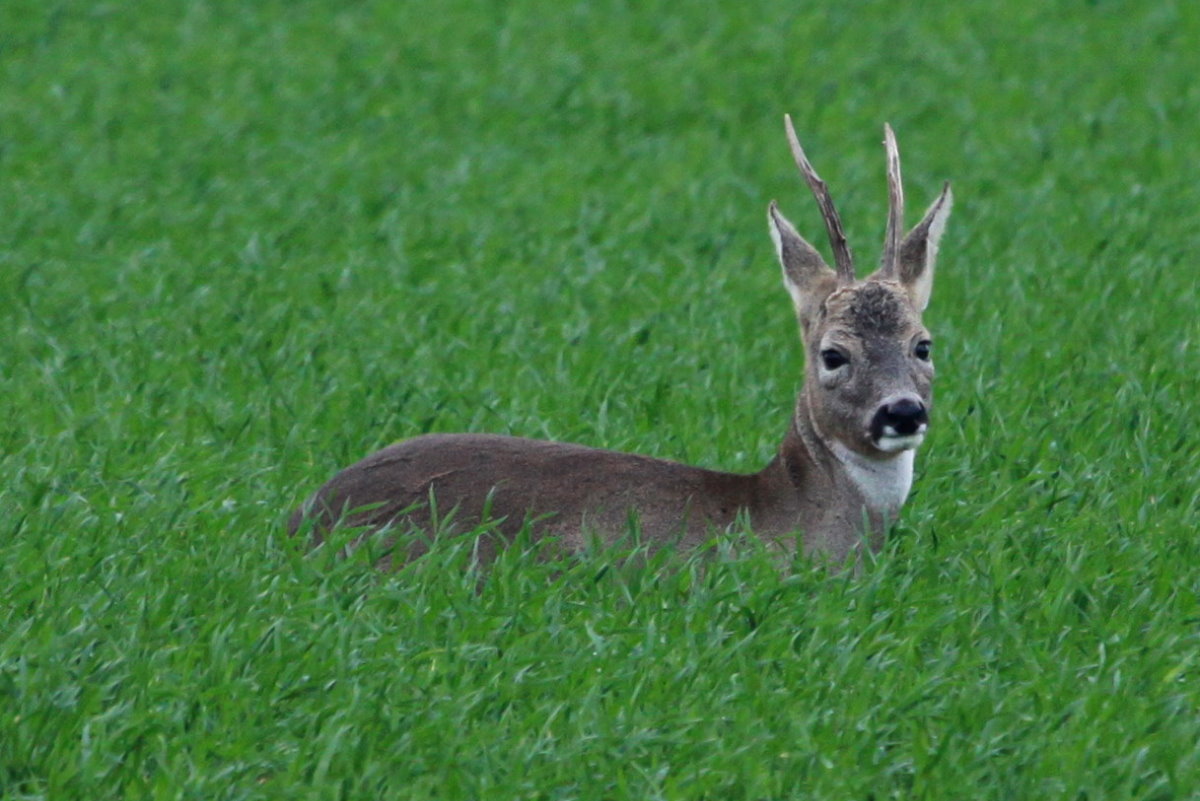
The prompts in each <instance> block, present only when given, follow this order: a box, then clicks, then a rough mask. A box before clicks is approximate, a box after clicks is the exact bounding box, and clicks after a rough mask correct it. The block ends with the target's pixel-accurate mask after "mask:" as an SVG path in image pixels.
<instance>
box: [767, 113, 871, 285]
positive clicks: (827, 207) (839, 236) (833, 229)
mask: <svg viewBox="0 0 1200 801" xmlns="http://www.w3.org/2000/svg"><path fill="white" fill-rule="evenodd" d="M783 124H784V127H785V128H786V129H787V138H788V144H789V145H791V147H792V158H793V159H795V161H796V167H797V168H799V170H800V174H801V175H803V176H804V180H805V181H807V182H808V188H809V189H811V190H812V193H813V196H814V197H816V199H817V205H818V206H820V207H821V216H822V217H823V218H825V230H826V231H828V232H829V245H830V246H831V247H832V248H833V259H834V262H835V264H836V265H837V278H838V284H840V285H843V286H844V285H847V284H852V283H854V261H853V259H852V258H851V257H850V246H849V245H848V244H847V243H846V232H845V231H843V230H842V220H841V218H840V217H838V213H837V209H836V208H834V206H833V198H832V197H830V196H829V187H828V186H826V185H825V182H824V181H822V180H821V179H820V177H819V176H818V175H817V171H816V170H814V169H813V166H812V164H810V163H809V161H808V157H807V156H805V155H804V148H802V147H800V140H799V139H797V138H796V129H795V128H794V127H792V116H791V115H790V114H784V115H783Z"/></svg>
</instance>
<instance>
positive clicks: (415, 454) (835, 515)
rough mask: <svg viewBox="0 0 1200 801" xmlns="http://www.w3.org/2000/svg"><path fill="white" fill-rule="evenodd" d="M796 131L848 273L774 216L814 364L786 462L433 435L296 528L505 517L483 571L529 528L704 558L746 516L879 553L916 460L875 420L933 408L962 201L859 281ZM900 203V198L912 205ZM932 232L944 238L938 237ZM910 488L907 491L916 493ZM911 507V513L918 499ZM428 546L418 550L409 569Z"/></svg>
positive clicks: (399, 448) (764, 530) (354, 476)
mask: <svg viewBox="0 0 1200 801" xmlns="http://www.w3.org/2000/svg"><path fill="white" fill-rule="evenodd" d="M788 131H789V138H790V140H791V141H792V145H793V148H792V149H793V153H794V154H796V153H799V154H800V155H799V156H798V157H797V163H798V165H800V166H801V171H802V173H803V174H805V177H806V180H808V181H809V183H810V186H812V187H813V191H814V193H817V196H818V200H819V201H820V205H821V208H822V212H823V213H824V214H826V215H827V220H826V222H827V227H828V229H829V233H830V237H831V239H832V240H833V241H834V246H835V250H836V251H837V252H838V255H839V267H840V268H841V271H840V272H839V273H835V272H834V271H833V270H831V269H830V268H829V267H828V266H826V264H825V262H824V260H823V259H822V258H821V256H820V255H819V254H818V253H817V251H816V250H815V249H814V248H813V247H812V246H811V245H810V244H809V243H808V242H806V241H804V239H803V238H801V237H800V235H799V234H797V233H796V231H795V229H794V228H793V227H792V226H791V224H790V223H789V222H788V221H787V220H786V219H784V218H783V216H782V215H781V214H780V213H779V211H778V209H777V208H776V207H775V204H773V203H772V204H771V207H770V210H769V220H770V224H771V230H772V235H773V238H774V240H775V243H776V255H777V256H778V258H779V261H780V265H781V267H782V269H783V274H784V283H785V284H786V286H787V288H788V290H789V293H790V294H791V295H792V298H793V301H794V303H795V307H796V313H797V317H798V320H799V322H800V326H801V331H802V336H803V339H804V343H805V351H806V353H807V357H808V358H807V361H808V366H807V370H806V374H805V381H804V386H803V387H802V389H801V391H800V393H799V396H798V397H797V401H796V408H795V412H794V414H793V415H792V420H791V422H790V425H789V426H788V429H787V431H786V433H785V435H784V437H783V440H782V442H781V443H780V446H779V449H778V452H777V454H776V456H775V458H774V459H772V460H771V462H770V463H769V464H767V465H766V466H765V467H764V468H763V469H762V470H761V471H759V472H758V473H752V474H747V475H742V474H735V473H723V472H718V471H714V470H706V469H703V468H699V467H691V466H688V465H683V464H679V463H677V462H671V461H666V460H662V459H655V458H651V457H648V456H640V455H636V454H628V453H617V452H614V451H607V450H601V449H597V448H589V447H585V446H582V445H573V444H567V443H559V442H546V441H539V440H530V439H522V438H517V437H502V436H494V435H487V434H433V435H426V436H421V437H417V438H415V439H411V440H407V441H405V442H400V443H397V444H395V445H392V446H390V447H387V448H384V449H383V450H381V451H379V452H377V453H375V454H373V455H371V456H368V457H367V458H365V459H363V460H362V461H360V462H358V463H357V464H354V465H351V466H350V467H348V468H346V469H345V470H343V471H341V472H340V473H338V474H337V475H335V476H334V477H333V478H332V479H331V480H330V481H329V482H328V483H326V484H325V485H324V486H323V487H321V488H320V490H318V491H317V493H316V494H315V495H314V496H313V497H312V498H310V499H309V500H308V501H307V502H306V503H305V504H304V505H303V506H302V507H301V508H300V509H297V510H296V511H295V512H294V513H293V515H292V517H291V520H290V522H289V529H290V531H292V532H293V533H296V532H298V531H301V530H307V531H309V532H311V537H312V541H313V544H314V545H315V544H319V543H321V542H323V541H324V539H325V537H326V535H327V533H328V532H329V530H330V529H331V528H332V527H334V526H337V525H342V526H353V527H365V528H366V529H368V530H371V531H374V530H379V529H381V528H385V527H388V526H397V527H415V528H417V529H422V530H428V529H429V528H430V527H431V526H432V525H433V524H435V523H436V522H438V521H437V520H435V514H434V509H433V508H432V507H431V504H430V500H431V498H432V499H434V501H435V502H436V506H437V516H439V517H440V516H444V515H446V514H447V513H448V512H450V511H451V510H453V520H454V521H455V522H456V524H457V526H458V527H459V528H469V527H473V526H475V525H477V524H478V523H480V522H481V521H483V520H484V519H485V518H489V519H491V520H493V521H498V522H497V524H496V526H495V531H496V537H495V538H489V539H486V540H481V542H480V543H479V546H478V555H479V558H480V559H481V560H482V561H484V562H486V561H489V560H490V559H491V558H492V557H493V556H494V554H495V549H496V548H497V547H502V545H503V544H504V543H505V542H506V541H507V540H508V539H510V538H511V537H512V536H513V535H515V534H516V532H517V531H519V530H520V529H521V528H522V527H523V526H524V525H526V524H531V526H532V530H533V531H534V533H535V534H537V535H539V536H546V535H549V536H554V537H556V538H558V541H559V542H560V543H561V544H562V545H563V546H564V547H565V548H567V549H568V550H577V549H579V548H581V547H583V545H584V544H585V543H586V542H587V541H588V539H589V538H590V537H592V536H593V535H595V536H599V537H601V538H603V539H608V540H611V539H613V538H615V537H619V536H621V535H623V534H625V533H627V532H628V531H629V528H630V523H631V520H636V522H637V525H638V527H639V528H640V531H641V533H642V536H643V537H644V538H645V539H646V540H649V541H651V542H668V541H672V542H676V543H678V544H679V545H681V546H682V547H685V548H689V547H695V546H696V545H699V544H700V543H702V542H704V541H705V540H707V539H708V538H710V537H711V536H712V535H713V534H714V533H716V532H719V531H721V530H724V529H727V528H728V527H730V526H731V525H732V524H734V522H735V521H736V520H737V519H738V517H739V515H741V516H744V517H745V519H746V520H747V521H748V523H749V525H750V527H751V528H752V530H753V531H754V532H755V533H756V534H758V535H759V536H761V537H763V538H764V539H765V540H767V541H768V542H770V543H774V544H777V545H779V546H780V547H782V548H784V549H785V550H786V549H790V546H791V544H792V543H793V542H795V541H796V540H797V538H799V540H800V542H802V545H803V548H804V550H805V551H806V552H810V553H811V552H819V553H823V554H825V555H827V556H829V557H831V558H832V559H833V560H834V561H836V562H841V561H843V560H844V559H846V558H847V556H849V555H851V554H854V553H856V552H857V551H858V550H859V549H860V547H861V546H862V545H863V544H864V543H866V544H867V545H869V546H871V547H878V545H879V543H880V542H881V541H882V534H883V530H884V528H885V526H886V523H887V521H888V519H889V518H891V517H892V516H894V515H895V513H896V512H897V511H898V502H895V501H894V500H881V499H884V498H890V497H892V496H891V495H888V494H887V493H883V494H881V495H879V496H878V497H875V496H871V492H873V491H874V490H873V489H872V487H873V486H874V485H872V484H871V483H870V482H871V481H874V480H875V478H874V477H875V475H876V473H878V474H879V475H882V476H892V475H897V476H901V478H902V477H903V476H902V475H901V473H897V472H896V469H897V466H898V465H900V464H901V462H897V461H896V460H897V459H903V458H907V457H901V455H900V454H899V453H897V452H893V451H887V450H885V449H882V448H883V446H882V445H881V441H877V440H876V439H875V438H874V435H873V434H872V419H873V416H878V415H879V414H881V413H882V410H884V409H886V407H887V406H888V404H889V402H894V401H895V399H897V398H904V399H908V400H909V402H911V403H918V402H919V403H923V404H925V405H926V406H927V405H928V404H929V403H930V402H931V381H932V377H933V370H932V365H931V364H930V363H929V362H928V360H927V359H921V358H918V357H917V356H915V355H914V343H915V342H916V341H917V340H918V339H919V338H922V337H927V336H928V334H927V332H926V331H925V329H924V327H923V326H922V324H921V319H920V314H921V310H922V309H923V308H924V301H925V300H927V292H928V286H929V279H930V277H931V275H932V270H933V263H932V258H929V257H927V254H936V250H937V248H936V245H937V243H936V237H937V236H940V233H941V230H942V228H943V227H944V223H945V216H946V215H947V214H948V212H949V189H948V187H947V189H945V190H943V194H942V197H941V198H939V199H938V201H937V202H936V203H935V204H934V206H933V207H931V209H930V211H929V213H928V214H927V216H926V218H925V219H924V220H923V221H922V222H921V223H920V224H919V225H918V226H917V227H916V228H915V229H913V231H912V232H911V233H910V234H909V236H908V237H906V239H905V240H904V242H903V243H902V244H901V245H900V247H899V249H898V250H899V256H898V257H897V258H896V259H893V261H899V262H900V264H899V265H893V267H892V268H891V269H890V270H886V271H885V270H881V271H880V273H879V274H877V275H876V276H873V277H872V278H869V279H867V280H865V281H857V280H855V278H854V276H853V269H852V265H851V264H850V263H849V258H850V257H849V250H848V249H846V248H845V243H844V240H841V241H840V244H839V239H838V237H839V236H841V225H840V221H837V220H836V212H835V211H834V210H833V205H832V200H831V199H830V198H829V195H828V191H827V190H826V189H825V187H824V184H823V183H821V182H820V180H819V179H817V178H816V174H815V172H812V168H811V165H808V164H807V159H804V160H803V163H802V164H801V158H802V157H803V151H801V150H799V143H798V142H797V141H795V138H794V134H793V132H792V130H791V123H790V120H789V121H788ZM891 146H892V147H894V143H892V145H891ZM891 155H892V154H891V153H889V158H890V157H891ZM896 158H897V162H896V165H895V167H894V169H895V175H896V180H898V175H899V166H898V157H896ZM889 164H890V161H889ZM805 169H807V171H808V172H805ZM892 169H893V168H892V167H891V166H889V174H891V170H892ZM809 173H811V176H810V175H809ZM893 195H894V198H893V201H894V202H896V200H897V198H898V196H899V193H898V192H893ZM900 211H901V210H900V209H895V208H894V209H893V210H892V217H893V218H896V219H898V218H899V216H900ZM831 218H832V219H831ZM931 232H932V233H931ZM930 236H932V237H933V240H934V241H928V242H927V241H925V240H926V239H929V238H930ZM914 238H916V239H920V240H922V241H920V242H917V241H915V239H914ZM839 247H840V248H841V249H840V250H839ZM829 348H836V349H837V350H838V352H839V353H842V354H843V355H844V356H845V357H846V359H847V360H848V361H847V363H846V365H844V366H842V367H840V368H838V369H833V370H830V369H827V368H825V367H822V356H821V354H822V352H823V350H827V349H829ZM875 427H876V428H878V426H875ZM847 454H851V455H850V456H847ZM855 454H857V455H855ZM847 459H850V461H849V462H848V461H847ZM908 464H909V465H911V460H909V462H908ZM901 472H902V471H901ZM864 475H865V476H867V479H865V480H867V483H866V484H864V483H863V481H864V479H863V478H862V477H863V476H864ZM908 475H909V476H911V470H910V472H909V473H908ZM890 480H891V479H890V478H885V479H880V481H882V482H883V483H882V485H881V486H883V487H884V489H885V490H887V489H888V488H889V487H892V486H893V485H890V484H888V483H887V482H888V481H890ZM902 489H903V492H907V485H905V486H904V487H903V488H902ZM898 497H899V500H900V501H902V500H903V493H900V494H899V495H898ZM864 521H865V525H864ZM423 550H424V545H423V544H422V543H421V542H420V541H418V540H414V541H413V542H412V543H411V544H410V545H409V546H408V550H407V551H406V552H404V553H402V554H401V559H402V560H403V559H407V558H412V557H415V556H417V555H419V554H420V553H421V552H422V551H423Z"/></svg>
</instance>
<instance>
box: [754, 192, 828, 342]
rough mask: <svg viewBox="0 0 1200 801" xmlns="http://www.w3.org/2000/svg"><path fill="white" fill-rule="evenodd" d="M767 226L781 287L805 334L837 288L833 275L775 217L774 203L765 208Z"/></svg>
mask: <svg viewBox="0 0 1200 801" xmlns="http://www.w3.org/2000/svg"><path fill="white" fill-rule="evenodd" d="M767 222H768V223H770V227H771V240H772V241H773V242H774V243H775V254H776V255H777V256H778V257H779V266H780V267H782V268H783V285H784V286H785V287H787V291H788V294H789V295H791V296H792V303H793V304H794V305H795V307H796V316H797V317H799V319H800V325H801V326H802V327H803V328H804V329H805V330H808V327H809V324H810V323H811V322H812V321H813V319H814V318H815V317H816V315H817V311H818V310H819V309H820V308H821V304H822V303H823V302H824V301H825V298H827V297H829V293H831V292H833V290H834V288H836V286H837V274H836V273H834V271H833V270H831V269H829V265H827V264H826V263H825V260H824V259H822V258H821V254H820V253H818V252H817V249H816V248H814V247H813V246H812V245H810V244H808V242H806V241H805V240H804V237H802V236H800V234H798V233H796V229H795V227H793V226H792V224H791V223H790V222H788V220H787V218H786V217H784V216H783V215H782V214H780V213H779V207H778V206H776V205H775V201H773V200H772V201H771V205H770V206H769V207H768V208H767Z"/></svg>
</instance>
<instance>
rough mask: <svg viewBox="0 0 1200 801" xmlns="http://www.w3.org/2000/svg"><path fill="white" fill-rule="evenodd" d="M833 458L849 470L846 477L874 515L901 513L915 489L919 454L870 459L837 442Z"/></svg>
mask: <svg viewBox="0 0 1200 801" xmlns="http://www.w3.org/2000/svg"><path fill="white" fill-rule="evenodd" d="M833 454H834V456H836V457H837V459H838V461H839V462H841V463H842V466H843V467H844V468H846V474H847V475H848V476H850V480H851V481H853V482H854V485H855V486H856V487H858V491H859V492H860V493H862V496H863V500H865V501H866V502H867V506H868V507H869V508H870V509H871V511H873V512H882V513H884V514H887V515H894V514H896V512H898V511H900V507H901V506H903V505H904V501H905V499H906V498H908V491H909V490H910V489H912V481H913V458H914V456H915V455H916V451H914V450H911V449H909V450H905V451H901V452H900V453H898V454H896V455H895V456H893V457H892V458H890V459H868V458H867V457H865V456H863V455H861V454H858V453H855V452H854V451H852V450H850V449H849V448H847V447H846V446H844V445H842V444H841V443H840V442H834V443H833Z"/></svg>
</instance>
